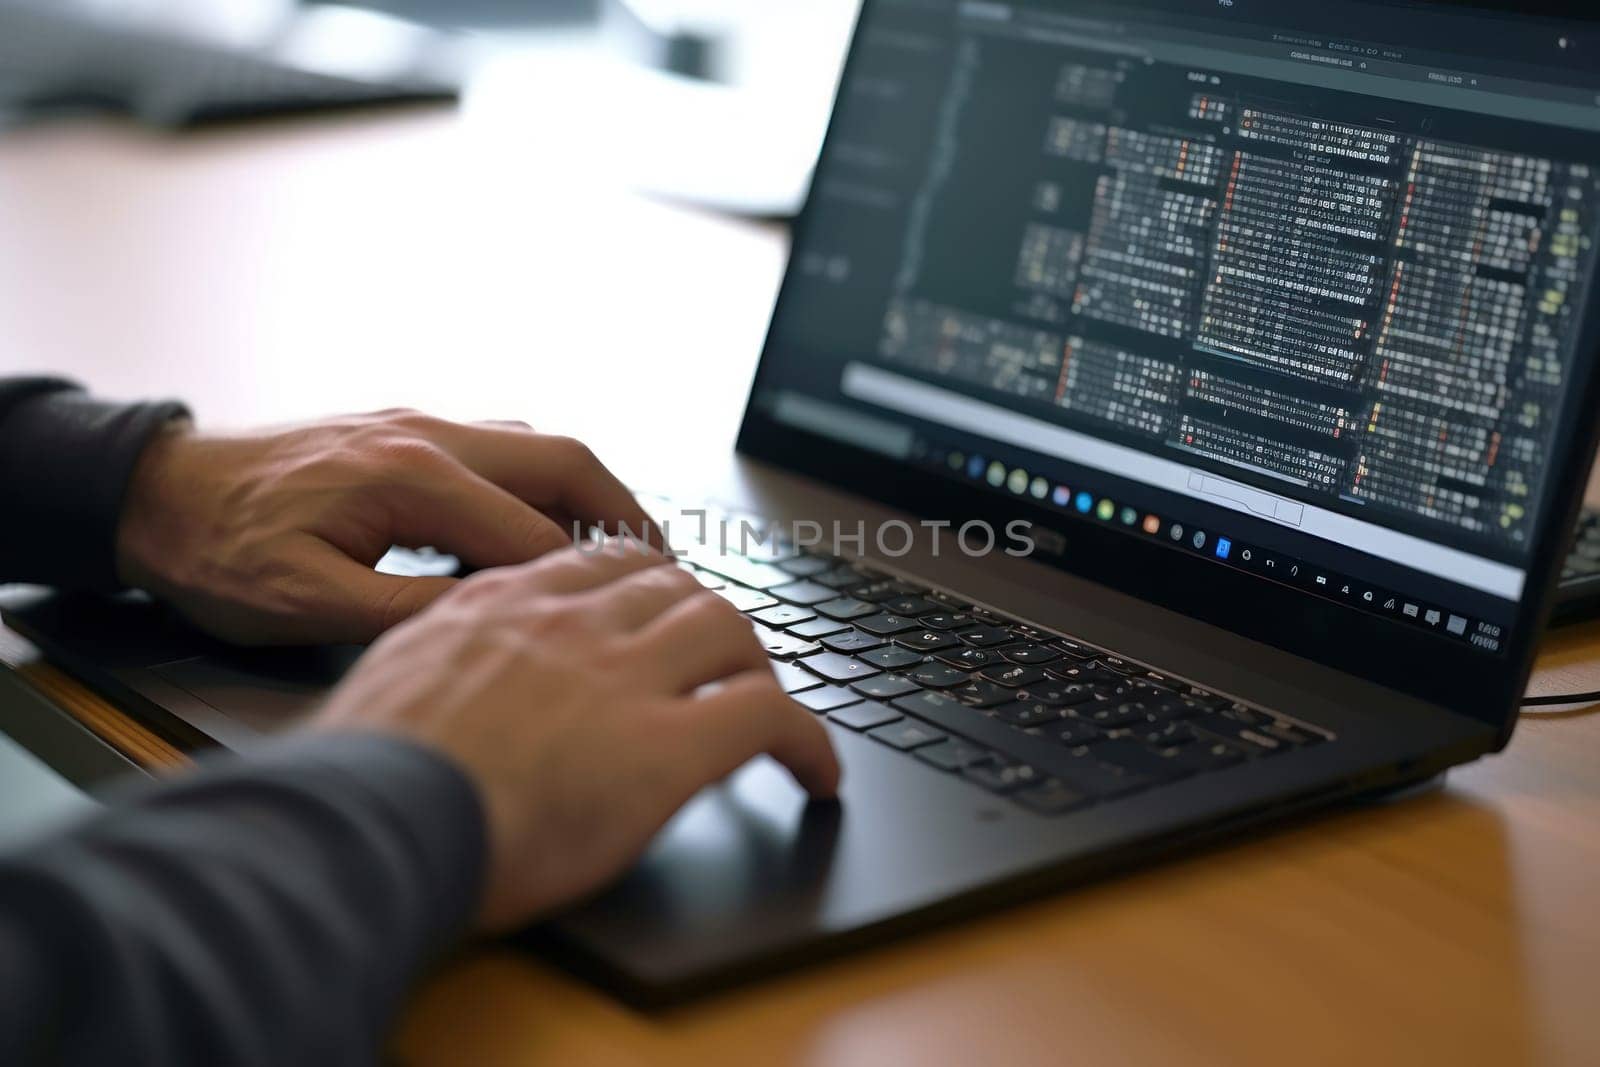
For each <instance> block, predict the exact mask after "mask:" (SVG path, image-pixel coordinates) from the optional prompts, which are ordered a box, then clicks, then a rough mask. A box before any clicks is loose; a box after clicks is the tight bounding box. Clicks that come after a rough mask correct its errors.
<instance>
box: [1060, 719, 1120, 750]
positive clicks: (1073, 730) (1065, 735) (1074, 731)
mask: <svg viewBox="0 0 1600 1067" xmlns="http://www.w3.org/2000/svg"><path fill="white" fill-rule="evenodd" d="M1045 735H1046V736H1047V737H1050V738H1052V739H1054V740H1056V741H1059V742H1060V743H1061V744H1063V745H1066V746H1067V747H1068V748H1077V747H1078V746H1079V745H1092V744H1094V743H1095V742H1097V741H1104V740H1105V738H1106V735H1105V734H1103V733H1101V732H1100V731H1099V730H1098V729H1096V728H1095V727H1094V725H1093V724H1091V723H1087V722H1084V721H1082V720H1081V719H1062V720H1061V721H1060V722H1057V723H1054V724H1053V725H1051V726H1049V727H1047V728H1046V729H1045Z"/></svg>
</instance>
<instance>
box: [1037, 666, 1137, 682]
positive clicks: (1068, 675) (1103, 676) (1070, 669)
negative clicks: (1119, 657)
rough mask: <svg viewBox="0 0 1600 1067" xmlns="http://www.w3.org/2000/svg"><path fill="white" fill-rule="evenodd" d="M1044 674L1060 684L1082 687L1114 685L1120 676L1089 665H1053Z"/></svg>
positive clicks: (1120, 678)
mask: <svg viewBox="0 0 1600 1067" xmlns="http://www.w3.org/2000/svg"><path fill="white" fill-rule="evenodd" d="M1045 673H1046V674H1048V675H1049V676H1050V677H1052V678H1054V679H1056V680H1057V681H1060V682H1077V683H1079V684H1082V685H1114V684H1116V683H1118V682H1120V681H1122V676H1121V675H1119V674H1112V673H1111V672H1110V671H1103V670H1100V669H1099V668H1098V667H1096V666H1094V665H1093V661H1091V662H1089V663H1055V664H1052V665H1051V666H1049V667H1046V668H1045Z"/></svg>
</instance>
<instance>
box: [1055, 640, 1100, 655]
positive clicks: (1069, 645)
mask: <svg viewBox="0 0 1600 1067" xmlns="http://www.w3.org/2000/svg"><path fill="white" fill-rule="evenodd" d="M1050 645H1051V647H1052V648H1054V649H1056V650H1057V651H1058V652H1061V653H1062V654H1063V655H1066V656H1070V657H1071V658H1073V659H1080V660H1082V659H1094V658H1095V657H1096V656H1098V655H1099V654H1100V653H1099V652H1098V651H1097V650H1095V649H1092V648H1090V647H1089V646H1088V645H1085V644H1083V643H1081V642H1078V641H1069V640H1067V639H1066V638H1065V637H1058V638H1056V639H1055V640H1054V641H1052V642H1050Z"/></svg>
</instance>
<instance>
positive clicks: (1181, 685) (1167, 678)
mask: <svg viewBox="0 0 1600 1067" xmlns="http://www.w3.org/2000/svg"><path fill="white" fill-rule="evenodd" d="M1139 680H1140V681H1143V682H1149V683H1150V684H1151V685H1155V686H1160V687H1161V688H1162V689H1168V690H1171V691H1172V692H1174V693H1177V692H1181V691H1182V690H1184V689H1185V688H1187V683H1185V682H1180V681H1179V680H1178V679H1176V678H1174V677H1172V676H1171V675H1170V674H1162V673H1161V672H1160V671H1145V672H1144V673H1143V674H1141V675H1140V676H1139Z"/></svg>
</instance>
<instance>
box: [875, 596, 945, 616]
mask: <svg viewBox="0 0 1600 1067" xmlns="http://www.w3.org/2000/svg"><path fill="white" fill-rule="evenodd" d="M879 606H880V607H882V608H883V610H884V611H892V612H894V613H895V614H896V615H932V614H934V613H935V612H937V611H938V610H939V605H938V604H935V603H934V602H933V601H931V600H928V599H926V598H924V597H920V596H897V597H894V598H893V599H890V600H885V601H883V603H882V604H880V605H879Z"/></svg>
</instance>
